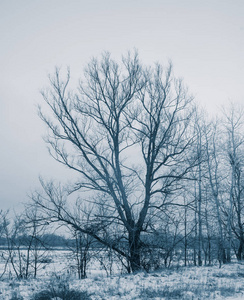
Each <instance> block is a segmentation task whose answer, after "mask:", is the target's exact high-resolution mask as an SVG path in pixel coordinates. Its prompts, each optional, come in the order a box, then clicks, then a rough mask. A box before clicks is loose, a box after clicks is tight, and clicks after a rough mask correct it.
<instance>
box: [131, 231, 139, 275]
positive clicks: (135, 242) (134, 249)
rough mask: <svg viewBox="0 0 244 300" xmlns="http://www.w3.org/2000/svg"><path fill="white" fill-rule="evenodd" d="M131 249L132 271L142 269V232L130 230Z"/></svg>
mask: <svg viewBox="0 0 244 300" xmlns="http://www.w3.org/2000/svg"><path fill="white" fill-rule="evenodd" d="M129 249H130V259H129V260H130V267H131V270H132V272H133V273H134V272H137V271H139V270H140V269H141V255H140V232H137V231H131V232H129Z"/></svg>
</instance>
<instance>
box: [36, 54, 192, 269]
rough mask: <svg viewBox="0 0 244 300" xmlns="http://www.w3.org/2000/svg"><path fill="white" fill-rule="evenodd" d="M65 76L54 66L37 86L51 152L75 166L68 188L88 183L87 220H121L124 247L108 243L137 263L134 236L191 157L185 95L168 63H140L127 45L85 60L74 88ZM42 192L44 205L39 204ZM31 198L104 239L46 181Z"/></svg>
mask: <svg viewBox="0 0 244 300" xmlns="http://www.w3.org/2000/svg"><path fill="white" fill-rule="evenodd" d="M69 82H70V73H69V71H68V72H67V77H66V79H62V78H61V75H60V70H58V69H56V71H55V74H54V76H53V77H50V86H49V88H48V89H47V90H45V91H43V93H42V95H43V98H44V100H45V102H46V104H47V106H48V108H49V110H48V111H47V110H46V109H45V110H42V109H40V116H41V118H42V120H43V121H44V122H45V123H46V125H47V127H48V128H49V134H48V137H47V139H46V140H47V142H48V143H49V145H50V153H51V155H52V156H53V157H54V158H55V159H56V160H57V161H58V162H60V163H62V164H64V165H66V166H68V167H69V168H70V169H73V170H74V171H76V172H77V173H78V174H80V176H79V179H78V180H77V182H76V183H75V184H74V186H73V187H72V188H71V190H72V189H73V190H88V191H91V192H92V195H93V199H95V200H94V204H95V205H97V206H100V208H101V207H102V205H103V209H100V214H98V213H97V214H94V220H93V221H94V222H93V224H97V226H105V225H104V224H113V223H114V224H116V226H118V227H121V228H123V230H124V232H125V235H124V237H125V238H126V239H127V245H128V249H127V251H125V252H123V251H120V249H119V248H118V247H116V245H115V244H113V243H112V245H111V247H112V248H113V249H114V250H116V251H118V252H119V251H120V254H121V255H124V256H126V257H127V259H128V261H129V263H130V267H131V270H132V271H136V270H138V269H139V268H140V267H141V263H140V245H141V243H140V236H141V233H142V232H143V231H144V230H146V226H147V223H148V221H149V216H150V215H151V213H150V212H152V210H154V209H157V208H160V209H162V207H163V205H164V204H165V201H166V200H165V199H166V198H167V196H169V195H171V199H172V195H173V192H174V191H177V190H179V189H180V188H181V185H180V182H181V180H185V179H187V178H188V171H189V170H190V168H191V166H192V164H193V161H194V160H193V159H192V157H189V156H190V155H189V154H190V149H191V143H192V140H193V137H192V133H191V130H189V122H190V121H191V116H192V110H191V100H192V98H191V96H189V95H188V92H187V89H186V88H185V87H184V85H183V83H182V80H180V79H176V78H175V77H174V75H173V71H172V66H171V64H169V65H168V66H167V67H165V68H164V67H163V66H161V65H159V64H155V66H153V67H147V68H146V67H144V66H143V65H142V64H141V62H140V61H139V58H138V55H137V53H134V54H130V53H129V54H128V55H126V56H125V57H123V58H122V61H121V63H117V62H116V61H114V60H113V59H112V58H111V56H110V54H108V53H105V54H103V55H102V57H101V59H100V60H97V59H92V60H91V62H90V63H89V64H88V65H87V67H86V69H85V72H84V78H83V80H82V81H80V84H79V86H78V89H77V91H72V92H71V91H69V90H68V89H69ZM49 112H51V114H49ZM191 156H192V153H191ZM43 185H44V184H43ZM44 186H45V185H44ZM90 195H91V193H90ZM48 199H49V204H50V205H47V204H45V203H46V202H45V200H48ZM35 200H36V202H37V203H39V207H42V208H43V209H46V210H49V216H51V214H53V216H54V215H55V214H56V215H55V216H56V220H58V219H59V220H63V221H65V222H69V223H70V225H72V226H74V227H76V229H79V230H80V231H82V232H85V233H88V234H90V235H92V236H93V237H94V238H96V239H97V240H99V241H100V242H102V243H104V244H106V243H107V241H106V240H104V239H103V237H102V235H99V230H98V231H95V230H94V226H90V227H89V226H86V227H82V224H81V223H79V224H78V225H77V223H76V224H75V218H73V216H71V215H70V213H68V212H67V210H62V209H63V208H64V203H63V201H62V200H58V199H57V197H56V202H55V197H54V193H53V192H51V189H50V185H49V187H48V186H46V194H45V196H43V197H42V196H41V195H40V194H39V195H38V196H37V195H36V197H35ZM101 203H102V205H101ZM51 204H52V205H53V206H51ZM101 210H103V212H101ZM64 211H65V213H66V214H65V217H64V215H62V213H64ZM95 217H96V218H97V220H98V219H99V220H100V222H98V221H97V223H96V219H95ZM91 224H92V220H91Z"/></svg>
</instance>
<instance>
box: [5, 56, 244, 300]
mask: <svg viewBox="0 0 244 300" xmlns="http://www.w3.org/2000/svg"><path fill="white" fill-rule="evenodd" d="M190 90H191V87H190V86H189V87H187V85H186V83H185V82H184V80H183V79H181V78H177V77H176V76H175V75H174V68H173V64H172V63H171V62H169V63H168V64H165V65H161V64H159V63H155V64H153V65H150V66H149V65H145V64H144V63H143V61H142V60H141V59H140V55H138V53H137V51H131V52H128V53H126V54H125V55H123V56H122V58H121V60H114V59H113V58H112V55H111V54H110V53H108V52H103V53H102V54H101V55H100V56H99V57H97V58H93V59H91V60H90V61H89V62H88V63H87V65H86V67H85V68H84V73H83V74H81V77H80V80H79V85H78V86H75V85H74V84H73V81H72V72H70V71H69V69H67V70H66V69H63V68H62V69H59V68H56V69H55V71H54V72H53V73H52V74H51V75H50V76H49V84H48V85H47V86H46V87H45V88H44V89H43V90H42V92H41V94H42V98H43V101H42V103H39V104H40V105H39V107H38V114H39V117H40V118H41V120H42V121H43V122H44V123H45V125H46V129H47V131H46V133H45V143H46V144H47V145H48V149H49V152H50V155H51V156H52V157H53V159H54V160H56V161H57V162H56V163H57V164H62V165H63V167H64V168H68V169H70V170H72V172H73V174H74V177H73V178H72V180H71V179H70V178H67V184H61V183H59V182H58V181H56V180H55V179H54V180H52V181H50V180H49V179H47V178H41V177H40V186H39V187H37V188H36V189H35V190H33V191H32V192H31V193H30V194H29V199H28V201H26V204H25V210H24V211H22V212H21V213H18V214H16V215H14V217H12V215H11V214H10V213H9V212H8V211H1V224H0V232H1V239H0V247H1V250H0V254H1V264H0V267H1V269H0V271H1V274H0V277H1V280H2V281H3V282H4V280H5V279H6V278H8V279H11V280H19V281H21V280H26V279H28V280H29V279H32V280H34V279H35V280H37V281H35V282H39V281H38V280H41V278H43V276H44V274H45V272H46V271H45V270H48V267H49V265H51V264H52V262H53V260H54V257H53V253H54V252H55V253H59V255H61V254H62V255H63V256H61V257H62V258H61V261H62V262H63V261H65V265H64V266H63V267H62V270H61V269H60V270H57V269H56V271H55V272H56V275H55V276H56V277H55V278H56V279H55V280H56V281H55V282H57V281H58V280H61V279H62V278H63V277H64V276H68V277H69V278H73V279H74V282H78V283H77V286H78V285H79V284H80V285H82V284H83V283H84V282H86V281H85V280H87V284H88V285H90V286H92V281H91V280H92V279H91V278H93V277H94V274H93V273H92V270H93V271H94V270H95V269H96V270H100V272H103V273H102V274H104V275H103V278H106V276H108V277H107V278H110V279H107V280H113V278H115V277H113V276H115V275H116V276H120V277H116V278H117V279H114V280H118V278H122V279H123V280H125V278H129V277H128V276H131V278H134V279H133V280H134V281H135V282H136V280H137V279H136V278H137V277H136V276H141V277H140V279H138V280H139V281H141V282H144V281H143V278H145V277H146V276H147V278H156V279H157V277H160V276H161V273H162V274H164V275H162V276H170V275H171V276H173V275H172V274H173V273H169V272H173V271H172V270H174V272H175V274H176V276H182V278H183V277H184V276H188V275H189V274H191V272H192V270H193V268H196V270H198V272H200V273H201V272H202V273H204V272H205V271H206V268H207V267H209V268H214V272H215V275H216V274H218V276H217V275H216V278H217V277H221V278H224V277H225V278H227V277H228V276H229V277H228V280H232V279H234V280H236V278H239V277H243V276H244V269H243V270H242V272H241V271H240V270H239V269H238V270H239V273H238V272H237V273H236V272H234V273H228V272H230V270H231V269H228V268H230V266H233V265H234V266H238V268H241V267H242V266H243V260H244V155H243V154H244V107H241V106H240V105H237V104H235V103H234V102H231V101H230V102H229V105H226V106H223V107H222V108H221V109H220V110H219V112H218V114H217V115H209V114H208V113H207V112H206V111H204V109H202V108H201V107H200V106H199V105H198V104H197V102H196V101H195V99H194V97H193V96H192V95H191V92H190ZM94 266H95V267H94ZM183 270H184V271H183ZM194 270H195V269H194ZM209 270H210V269H209ZM221 270H225V273H221V272H222V271H221ZM55 272H54V271H53V273H52V274H54V273H55ZM160 272H161V273H160ZM177 272H178V275H177ZM182 272H183V273H182ZM184 272H185V273H184ZM218 272H219V273H218ZM226 272H227V273H226ZM67 274H68V275H67ZM92 274H93V275H92ZM128 274H130V275H128ZM152 274H153V275H152ZM155 274H156V275H155ZM167 274H168V275H167ZM187 274H188V275H187ZM198 274H199V273H198ZM226 274H227V275H228V276H227V275H226ZM236 274H239V275H236ZM242 275H243V276H242ZM52 276H54V275H52ZM62 276H63V277H62ZM121 276H122V277H121ZM126 276H127V277H126ZM133 276H134V277H133ZM150 276H151V277H150ZM153 276H154V277H153ZM192 276H193V275H192ZM195 276H197V275H195ZM235 276H236V277H235ZM238 276H239V277H238ZM60 278H61V279H60ZM65 278H66V277H65ZM164 278H166V277H164ZM122 279H121V280H122ZM52 280H54V279H52ZM75 280H76V281H75ZM89 280H90V281H89ZM97 280H98V279H97ZM101 280H102V279H101ZM103 280H105V279H103ZM164 280H165V279H164ZM173 280H176V278H175V277H174V279H173ZM197 280H199V278H198V279H197ZM14 282H16V281H14ZM26 282H27V281H26ZM33 282H34V281H33ZM79 282H80V283H79ZM82 282H83V283H82ZM116 282H117V281H116ZM145 282H148V281H145ZM15 284H16V283H15ZM39 284H40V282H39ZM84 284H85V283H84ZM104 284H105V283H103V285H104ZM116 284H117V283H116ZM123 284H124V287H125V286H126V285H128V283H123ZM136 284H139V283H138V282H137V283H136ZM199 284H203V283H202V282H201V281H199ZM218 284H219V285H220V283H218ZM222 284H223V286H224V285H226V282H225V281H222ZM112 285H113V288H114V287H115V283H114V282H113V283H111V286H110V292H111V289H112ZM144 285H145V286H143V287H142V286H141V288H140V293H141V294H139V295H138V294H136V292H135V293H134V292H133V293H134V294H133V293H132V294H130V292H129V291H127V294H123V293H122V292H120V293H121V294H116V293H115V291H113V292H111V293H112V294H110V296H106V297H107V298H106V297H105V296H103V297H105V298H102V297H101V298H99V296H98V294H96V292H94V291H91V292H87V291H86V290H85V289H83V290H82V292H80V293H78V291H76V293H77V294H75V290H72V292H73V295H74V296H68V291H69V292H70V290H69V288H68V287H67V286H66V285H65V284H64V285H63V287H62V289H61V290H62V293H63V294H62V295H63V296H62V295H61V292H60V289H59V294H58V293H57V294H55V295H54V294H51V292H50V293H49V294H48V291H46V296H45V295H44V296H43V298H41V296H40V295H41V293H39V294H35V297H34V296H33V297H34V298H28V297H31V294H28V292H30V286H29V290H28V288H26V289H27V290H28V292H26V296H25V297H24V298H23V296H21V292H20V288H19V286H18V288H17V289H16V285H15V287H14V288H13V287H12V294H11V295H12V296H11V297H12V298H11V297H10V296H9V297H10V298H3V299H35V300H38V299H39V300H40V299H119V298H122V299H154V297H155V299H156V297H158V298H157V299H224V298H226V297H227V296H232V294H235V293H238V292H241V291H243V286H242V287H241V285H240V286H239V287H235V290H233V291H232V290H231V291H229V290H228V291H227V292H226V293H227V294H226V293H223V294H221V289H222V290H223V286H218V287H219V291H220V292H219V293H220V294H218V295H216V294H214V290H212V291H211V292H206V290H204V291H202V294H201V292H199V293H200V294H196V291H192V290H191V289H190V288H189V287H188V290H186V289H184V290H183V288H182V290H181V291H178V290H177V292H175V289H172V290H171V286H170V285H168V287H167V291H166V290H165V288H164V290H162V287H161V290H160V289H159V286H157V290H156V289H153V288H152V287H149V286H146V283H144ZM186 285H187V284H186ZM190 285H191V286H192V284H190ZM205 285H206V286H208V288H209V286H210V285H209V284H208V283H206V282H205ZM118 286H119V285H117V288H116V289H119V288H118ZM154 287H155V286H154ZM32 288H33V287H32ZM225 288H226V289H227V287H226V286H225ZM214 289H215V290H216V289H217V287H216V286H215V287H214ZM229 289H231V287H229ZM13 291H14V292H13ZM160 291H161V292H160ZM65 293H66V294H65ZM70 293H71V292H70ZM150 293H151V294H150ZM204 293H205V294H204ZM206 293H207V294H206ZM71 294H72V293H71ZM6 295H7V294H6ZM106 295H108V291H107V294H106ZM213 295H215V296H213ZM27 296H28V297H27ZM218 296H219V297H220V298H218ZM5 297H7V296H5ZM14 297H15V298H14ZM21 297H22V298H21ZM38 297H39V298H38ZM45 297H46V298H45ZM54 297H56V298H54ZM57 297H59V298H57ZM72 297H73V298H72ZM92 297H93V298H92ZM113 297H114V298H113ZM123 297H124V298H123ZM214 297H215V298H214ZM221 297H223V298H221ZM232 299H234V298H232ZM236 299H237V298H236Z"/></svg>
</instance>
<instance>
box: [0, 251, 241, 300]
mask: <svg viewBox="0 0 244 300" xmlns="http://www.w3.org/2000/svg"><path fill="white" fill-rule="evenodd" d="M52 255H53V258H52V262H51V263H50V264H47V265H46V266H45V267H44V269H42V270H40V271H39V276H38V278H37V279H29V280H20V281H18V280H16V279H11V273H10V270H8V271H7V272H6V273H5V276H4V277H3V278H2V279H1V282H0V299H1V300H10V299H12V300H20V299H22V300H25V299H26V300H28V299H34V300H36V299H42V300H45V299H47V300H48V299H51V298H37V296H36V298H35V295H38V293H40V292H41V291H43V290H50V289H56V288H57V289H66V290H76V291H81V292H82V291H83V292H84V293H85V295H86V297H84V298H59V299H74V300H75V299H94V300H95V299H97V300H98V299H101V300H102V299H114V300H115V299H125V300H126V299H127V300H130V299H144V300H146V299H229V300H231V299H244V264H241V263H233V264H230V265H224V266H223V267H222V268H221V269H219V267H218V266H217V265H216V266H211V267H205V266H204V267H180V268H172V269H162V270H160V271H157V272H152V273H145V272H139V273H137V274H135V275H130V274H119V272H117V274H114V275H111V276H107V275H106V274H107V273H106V272H105V270H104V268H103V266H102V265H100V264H99V263H98V262H97V263H95V261H92V262H91V265H90V270H89V272H88V273H87V275H88V278H86V279H82V280H78V279H77V278H76V277H75V274H74V273H72V272H71V271H70V265H69V264H68V262H67V251H53V253H52ZM0 266H1V267H3V263H2V264H1V265H0ZM53 299H54V298H53Z"/></svg>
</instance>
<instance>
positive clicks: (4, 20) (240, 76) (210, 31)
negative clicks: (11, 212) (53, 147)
mask: <svg viewBox="0 0 244 300" xmlns="http://www.w3.org/2000/svg"><path fill="white" fill-rule="evenodd" d="M133 48H137V49H138V50H139V54H140V58H141V60H142V61H143V62H144V63H146V64H152V63H153V62H155V61H159V62H162V63H164V62H165V63H166V62H167V61H168V59H171V60H172V62H173V65H174V72H175V74H176V75H177V76H179V77H183V78H184V81H185V83H186V84H187V85H188V87H189V90H190V92H191V93H193V94H194V95H195V98H196V101H197V102H199V103H201V104H202V105H204V106H205V107H206V108H207V109H208V111H209V112H210V113H211V112H215V111H216V112H217V111H218V110H219V107H220V106H221V105H222V104H224V103H226V102H228V100H232V101H236V102H242V101H243V103H244V88H243V87H244V1H243V0H204V1H203V0H191V1H187V0H168V1H167V0H123V1H122V0H120V1H117V0H89V1H87V0H77V1H72V0H66V1H64V0H39V1H37V0H21V1H19V0H15V1H12V0H0V67H1V69H0V105H1V106H0V141H1V142H0V143H1V144H0V170H1V171H0V204H1V207H0V208H2V209H4V210H5V209H8V208H15V209H16V210H18V209H20V207H21V205H20V203H21V202H24V201H25V200H26V199H27V193H29V192H30V191H31V190H33V189H35V188H36V187H38V176H39V175H42V176H44V177H45V178H57V179H58V180H66V178H67V179H70V178H71V177H72V173H71V172H70V171H68V170H66V169H65V168H64V167H63V166H59V165H58V163H57V162H55V161H53V159H52V158H51V157H49V154H48V151H47V148H46V145H45V143H44V142H43V140H42V136H43V135H45V132H46V129H45V127H44V125H43V124H42V122H41V120H40V119H39V118H38V116H37V109H36V106H37V104H38V103H42V98H41V95H40V89H41V88H43V87H45V86H46V85H47V84H48V80H47V74H48V73H52V72H53V70H54V67H55V66H62V67H63V68H66V66H70V68H71V76H72V79H73V81H74V82H76V81H77V82H78V79H79V74H81V73H82V69H83V67H84V66H85V64H86V63H87V62H88V61H89V59H90V58H91V57H93V56H97V55H99V54H100V53H101V52H102V51H104V50H108V51H110V52H111V53H112V56H113V57H115V58H119V57H120V56H121V54H123V53H126V51H127V50H131V49H133Z"/></svg>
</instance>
